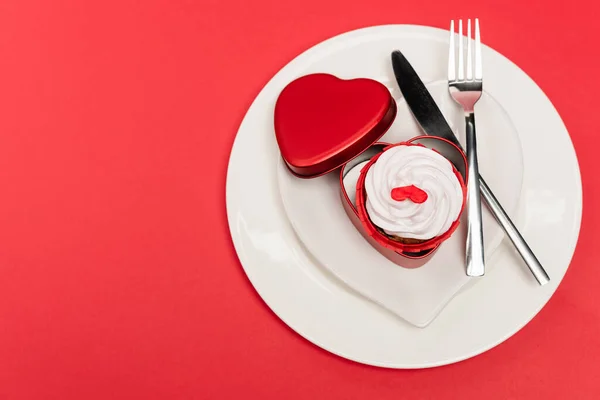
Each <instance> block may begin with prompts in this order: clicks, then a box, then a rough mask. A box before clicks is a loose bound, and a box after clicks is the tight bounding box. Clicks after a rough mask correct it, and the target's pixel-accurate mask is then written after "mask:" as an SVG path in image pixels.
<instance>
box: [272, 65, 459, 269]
mask: <svg viewBox="0 0 600 400" xmlns="http://www.w3.org/2000/svg"><path fill="white" fill-rule="evenodd" d="M396 110H397V108H396V102H395V101H394V98H393V97H392V96H391V94H390V92H389V90H388V89H387V88H386V87H385V86H384V85H383V84H381V83H379V82H377V81H375V80H372V79H366V78H359V79H350V80H343V79H339V78H337V77H335V76H333V75H329V74H311V75H306V76H302V77H300V78H298V79H296V80H294V81H292V82H291V83H289V84H288V85H287V86H286V87H285V88H284V89H283V91H282V92H281V93H280V95H279V98H278V99H277V103H276V104H275V115H274V117H275V120H274V123H275V136H276V138H277V143H278V145H279V149H280V151H281V155H282V157H283V159H284V161H285V162H286V164H287V166H288V168H289V169H290V171H291V172H292V173H293V174H294V175H296V176H298V177H300V178H314V177H317V176H320V175H323V174H326V173H328V172H330V171H333V170H334V169H336V168H340V167H341V168H340V195H341V199H342V204H343V207H344V210H346V213H347V215H348V217H349V218H350V220H351V221H352V222H353V224H354V226H355V227H356V228H357V229H358V230H359V232H360V233H361V234H362V235H363V237H364V238H365V239H366V240H367V241H368V242H369V243H370V244H371V245H372V246H373V247H374V248H375V249H376V250H377V251H379V252H380V253H381V254H382V255H384V256H385V257H386V258H388V259H389V260H391V261H392V262H394V263H395V264H397V265H400V266H402V267H406V268H416V267H420V266H422V265H424V264H425V263H426V262H427V261H428V260H429V259H430V258H431V257H432V256H433V254H434V253H435V251H436V250H437V248H438V247H439V245H437V246H435V247H434V248H428V249H423V250H420V249H418V250H416V251H414V250H413V249H407V250H402V251H398V250H396V251H394V250H393V249H390V248H389V246H387V247H386V246H384V245H382V244H381V243H380V241H379V240H378V238H377V237H376V236H375V235H372V234H370V233H369V231H367V230H366V229H365V226H364V225H363V224H362V222H361V219H360V217H359V212H358V210H357V207H356V203H355V201H354V200H352V199H354V194H355V193H356V188H357V184H358V179H356V182H352V185H350V186H352V188H350V189H348V191H347V189H346V187H345V185H344V178H345V177H346V176H349V175H348V174H349V173H350V172H351V171H352V170H353V169H354V168H357V166H358V165H360V164H362V163H364V162H366V161H369V160H371V159H372V158H374V157H377V155H378V154H379V153H381V152H382V151H384V149H385V148H387V147H388V146H390V144H389V143H377V140H378V139H379V138H381V137H382V136H383V135H384V134H385V133H386V132H387V130H388V129H389V127H390V126H391V125H392V123H393V122H394V119H395V118H396ZM410 142H412V143H415V144H416V143H419V144H422V145H424V146H426V147H430V148H433V149H435V150H437V151H439V152H440V153H442V155H444V156H445V157H446V158H448V159H449V160H450V161H451V162H452V163H453V164H454V165H455V166H456V168H457V170H458V171H460V173H461V174H462V175H463V177H464V176H465V171H466V169H467V168H466V157H465V156H464V153H463V152H462V150H460V149H459V148H458V147H456V146H455V145H453V144H452V143H450V142H447V141H445V140H443V139H439V138H435V137H423V138H421V137H417V138H413V139H411V141H410Z"/></svg>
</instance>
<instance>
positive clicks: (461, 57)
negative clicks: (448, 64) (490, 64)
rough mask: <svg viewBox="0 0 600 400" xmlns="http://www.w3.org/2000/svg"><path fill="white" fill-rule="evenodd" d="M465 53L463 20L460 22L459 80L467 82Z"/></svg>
mask: <svg viewBox="0 0 600 400" xmlns="http://www.w3.org/2000/svg"><path fill="white" fill-rule="evenodd" d="M464 62H465V53H464V52H463V28H462V19H459V20H458V80H459V81H464V80H465V64H464Z"/></svg>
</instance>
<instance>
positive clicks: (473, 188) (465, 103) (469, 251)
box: [448, 18, 485, 276]
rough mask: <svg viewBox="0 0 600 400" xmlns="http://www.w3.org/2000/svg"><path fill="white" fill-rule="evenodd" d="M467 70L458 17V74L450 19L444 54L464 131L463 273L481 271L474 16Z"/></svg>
mask: <svg viewBox="0 0 600 400" xmlns="http://www.w3.org/2000/svg"><path fill="white" fill-rule="evenodd" d="M467 21H468V22H467V68H466V69H467V73H466V75H467V76H466V79H465V68H464V60H465V57H464V45H463V44H464V37H463V26H462V25H463V24H462V19H461V20H459V21H458V74H457V73H456V61H455V51H456V50H455V44H454V36H455V35H454V21H451V22H450V50H449V54H448V90H449V91H450V95H451V96H452V98H453V99H454V100H455V101H456V102H457V103H458V104H460V105H461V106H462V108H463V109H464V112H465V122H466V131H467V135H466V136H467V146H466V147H467V163H468V170H467V180H468V185H467V216H468V228H467V248H466V259H467V275H468V276H482V275H484V274H485V262H484V251H483V224H482V219H481V195H480V191H479V190H480V189H479V166H478V163H477V141H476V135H475V111H474V107H475V103H477V101H478V100H479V98H480V97H481V91H482V88H483V71H482V62H481V38H480V34H479V19H477V18H475V57H474V58H475V60H474V61H475V76H473V55H472V51H471V48H472V45H471V42H472V41H473V40H472V39H471V20H470V19H469V20H467Z"/></svg>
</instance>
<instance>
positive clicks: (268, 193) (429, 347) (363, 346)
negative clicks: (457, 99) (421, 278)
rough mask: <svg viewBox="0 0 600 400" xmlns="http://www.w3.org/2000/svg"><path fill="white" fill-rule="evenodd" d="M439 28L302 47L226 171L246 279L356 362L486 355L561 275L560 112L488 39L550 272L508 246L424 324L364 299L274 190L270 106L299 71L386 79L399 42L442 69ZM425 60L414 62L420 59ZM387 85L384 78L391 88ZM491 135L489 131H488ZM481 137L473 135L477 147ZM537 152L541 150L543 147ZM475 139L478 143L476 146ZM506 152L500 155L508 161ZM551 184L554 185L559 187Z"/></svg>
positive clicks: (531, 230)
mask: <svg viewBox="0 0 600 400" xmlns="http://www.w3.org/2000/svg"><path fill="white" fill-rule="evenodd" d="M447 35H448V32H447V31H443V30H440V29H435V28H429V27H421V26H407V25H393V26H379V27H373V28H367V29H361V30H358V31H353V32H349V33H346V34H343V35H340V36H337V37H334V38H332V39H329V40H327V41H325V42H323V43H321V44H319V45H317V46H315V47H313V48H311V49H309V50H308V51H306V52H305V53H303V54H302V55H300V56H299V57H297V58H296V59H294V60H293V61H292V62H290V63H289V64H288V65H287V66H286V67H284V68H283V69H282V70H281V71H279V72H278V73H277V74H276V75H275V76H274V77H273V78H272V79H271V81H270V82H269V83H268V84H267V85H266V86H265V87H264V88H263V90H262V91H261V92H260V94H259V95H258V96H257V98H256V99H255V101H254V103H253V104H252V106H251V107H250V109H249V110H248V112H247V114H246V116H245V118H244V120H243V122H242V124H241V126H240V129H239V131H238V135H237V137H236V140H235V143H234V145H233V149H232V153H231V157H230V161H229V169H228V174H227V213H228V219H229V226H230V231H231V235H232V239H233V242H234V245H235V248H236V251H237V253H238V256H239V258H240V261H241V264H242V266H243V268H244V269H245V271H246V274H247V275H248V277H249V279H250V281H251V282H252V284H253V285H254V287H255V288H256V290H257V292H258V293H259V294H260V296H261V297H262V298H263V299H264V301H265V302H266V303H267V305H268V306H269V307H270V308H271V309H272V310H273V311H274V312H275V313H276V314H277V315H278V316H279V317H280V318H281V319H282V320H283V321H284V322H285V323H286V324H288V325H289V326H290V327H291V328H292V329H294V330H295V331H296V332H298V333H299V334H300V335H302V336H304V337H305V338H307V339H308V340H310V341H311V342H313V343H315V344H316V345H318V346H320V347H322V348H324V349H326V350H328V351H330V352H332V353H335V354H338V355H340V356H343V357H345V358H348V359H351V360H355V361H358V362H362V363H366V364H371V365H378V366H385V367H392V368H423V367H431V366H437V365H443V364H449V363H452V362H456V361H459V360H463V359H465V358H468V357H472V356H474V355H477V354H479V353H481V352H483V351H486V350H488V349H490V348H492V347H494V346H495V345H497V344H498V343H500V342H502V341H504V340H505V339H507V338H508V337H510V336H511V335H513V334H514V333H515V332H517V331H518V330H519V329H520V328H521V327H523V326H524V325H525V324H526V323H527V322H528V321H529V320H530V319H531V318H533V317H534V316H535V315H536V314H537V313H538V312H539V310H540V309H541V308H542V307H543V306H544V305H545V304H546V302H547V301H548V300H549V298H550V297H551V296H552V294H553V293H554V291H555V290H556V288H557V286H558V284H559V283H560V281H561V279H562V277H563V276H564V274H565V272H566V270H567V268H568V265H569V262H570V260H571V257H572V255H573V251H574V248H575V245H576V242H577V238H578V234H579V227H580V222H581V211H582V201H581V197H582V194H581V178H580V173H579V167H578V163H577V158H576V156H575V152H574V149H573V145H572V143H571V140H570V138H569V135H568V132H567V130H566V128H565V126H564V124H563V122H562V120H561V119H560V116H559V115H558V113H557V112H556V110H555V109H554V107H553V106H552V104H551V103H550V101H549V100H548V99H547V98H546V96H545V95H544V94H543V92H542V91H541V90H540V89H539V87H538V86H537V85H536V84H535V83H534V82H533V81H532V80H531V79H530V78H529V77H528V76H527V75H526V74H525V73H524V72H523V71H521V70H520V69H519V68H518V67H517V66H515V65H514V64H513V63H512V62H510V61H509V60H508V59H506V58H505V57H503V56H502V55H500V54H499V53H497V52H495V51H494V50H492V49H490V48H488V47H485V46H484V60H485V66H484V73H485V80H484V86H485V88H486V91H487V92H488V93H489V94H490V95H491V96H493V98H494V99H496V101H497V102H498V103H499V104H501V105H502V107H503V108H504V109H505V110H506V112H507V114H508V115H509V116H510V119H511V120H512V122H513V124H514V126H515V129H516V131H517V132H518V134H519V138H520V142H521V147H522V151H523V185H522V194H521V197H520V203H519V211H520V218H517V221H518V223H517V225H518V227H519V229H520V230H521V232H522V233H523V235H524V236H525V238H526V239H527V241H528V243H529V244H530V245H531V247H532V248H533V249H534V251H535V252H536V254H537V255H538V257H539V258H540V260H541V262H542V263H543V264H544V266H545V268H546V270H547V271H548V273H549V275H550V278H551V282H550V283H549V284H547V285H545V286H543V287H540V286H538V285H537V283H536V282H535V280H534V279H533V277H532V276H531V274H530V273H529V272H528V270H527V269H526V267H525V266H524V265H523V263H522V262H521V260H520V259H519V258H518V256H517V255H515V253H514V252H513V251H512V250H511V248H510V245H508V244H507V243H503V244H502V245H501V246H500V247H499V248H498V250H497V251H496V254H495V255H494V259H493V262H494V266H493V268H492V269H491V270H490V271H489V272H488V273H487V275H486V276H485V277H484V278H483V279H481V280H479V281H478V283H477V284H475V285H472V286H470V287H468V289H466V290H464V291H463V292H462V293H460V294H459V295H458V296H456V297H454V298H453V299H452V301H450V303H449V304H448V305H447V306H446V307H445V309H444V310H443V312H442V313H440V314H439V316H438V317H437V318H436V319H435V320H434V321H433V322H432V323H431V324H430V325H429V326H427V327H426V328H425V329H420V328H416V327H414V326H412V325H410V324H408V323H406V322H405V321H404V320H402V319H400V318H398V317H397V316H396V315H395V314H393V313H391V312H389V311H386V310H385V309H383V308H382V307H380V306H378V305H376V304H374V303H373V302H371V301H368V300H366V299H365V298H364V297H362V296H360V295H358V294H357V293H356V292H355V291H353V290H351V289H349V288H348V287H347V286H346V285H344V284H342V283H341V282H340V280H339V279H337V278H336V277H335V276H333V275H332V274H331V273H329V272H328V271H327V270H326V269H324V268H323V267H322V266H321V265H320V264H319V262H318V261H317V260H316V259H315V258H314V257H313V256H312V254H311V253H309V252H308V251H306V249H305V247H304V246H303V245H302V243H301V242H300V241H299V240H298V237H297V235H296V234H295V231H294V230H293V229H292V226H291V224H290V222H289V220H288V219H287V218H286V214H285V211H284V209H283V205H282V202H281V198H280V195H279V189H278V187H277V169H278V162H279V151H278V149H277V144H276V142H275V138H274V133H273V106H274V102H275V99H276V98H277V96H278V94H279V92H280V91H281V90H282V89H283V87H285V85H286V84H287V83H289V82H290V81H291V80H293V79H295V78H296V77H298V76H301V75H305V74H307V73H312V72H333V71H344V68H347V67H346V65H347V64H348V63H353V64H356V66H355V67H353V68H354V69H353V71H356V73H360V74H359V75H360V76H367V77H373V78H376V79H378V80H380V81H382V82H385V81H386V80H387V81H388V82H390V81H392V79H393V74H392V70H391V65H389V66H388V67H386V68H387V69H386V70H385V72H384V74H383V75H382V76H374V72H373V71H375V73H377V71H378V68H380V65H381V62H382V60H384V61H383V62H385V60H389V55H390V52H391V51H392V50H394V49H396V48H398V49H401V50H402V51H403V52H404V53H405V55H406V56H407V57H408V58H409V60H411V63H413V65H414V66H415V68H416V69H417V71H418V73H419V74H420V75H421V77H422V79H423V80H424V81H425V82H432V81H437V80H441V79H443V78H444V75H445V72H444V70H445V63H446V54H445V50H444V51H440V49H443V48H444V46H445V45H446V43H447ZM421 57H423V58H424V59H425V60H429V61H430V62H425V63H423V62H421V61H420V58H421ZM388 86H390V87H391V86H392V84H389V85H388ZM495 139H496V138H495ZM484 140H485V139H484V138H483V137H482V136H480V137H479V141H480V143H481V142H483V141H484ZM541 143H543V144H544V146H545V148H544V149H543V150H542V149H541V148H540V144H541ZM481 145H482V146H483V144H481ZM510 162H512V158H510V157H508V158H507V159H506V160H501V161H499V162H498V163H497V166H496V167H497V168H504V167H505V165H506V163H510ZM557 182H559V183H560V185H557V184H556V183H557Z"/></svg>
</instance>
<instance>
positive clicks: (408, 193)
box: [392, 185, 427, 204]
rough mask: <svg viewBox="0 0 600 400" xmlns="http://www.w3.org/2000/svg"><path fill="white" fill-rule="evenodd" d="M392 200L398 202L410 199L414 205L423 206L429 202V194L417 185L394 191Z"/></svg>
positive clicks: (398, 188)
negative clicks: (422, 204)
mask: <svg viewBox="0 0 600 400" xmlns="http://www.w3.org/2000/svg"><path fill="white" fill-rule="evenodd" d="M392 199H394V200H396V201H403V200H406V199H410V200H411V201H412V202H413V203H417V204H421V203H424V202H425V201H426V200H427V193H426V192H425V191H423V190H421V189H419V188H418V187H416V186H415V185H410V186H402V187H397V188H393V189H392Z"/></svg>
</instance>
